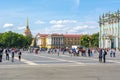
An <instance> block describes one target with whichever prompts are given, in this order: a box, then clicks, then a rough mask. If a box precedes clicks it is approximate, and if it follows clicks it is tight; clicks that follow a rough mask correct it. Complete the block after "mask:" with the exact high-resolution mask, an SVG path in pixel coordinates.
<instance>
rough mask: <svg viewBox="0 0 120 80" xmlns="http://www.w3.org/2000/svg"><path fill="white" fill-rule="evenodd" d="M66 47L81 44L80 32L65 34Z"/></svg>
mask: <svg viewBox="0 0 120 80" xmlns="http://www.w3.org/2000/svg"><path fill="white" fill-rule="evenodd" d="M63 36H64V47H69V48H71V47H72V46H73V45H80V38H81V36H82V35H80V34H64V35H63Z"/></svg>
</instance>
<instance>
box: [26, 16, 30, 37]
mask: <svg viewBox="0 0 120 80" xmlns="http://www.w3.org/2000/svg"><path fill="white" fill-rule="evenodd" d="M25 36H32V34H31V31H30V28H29V25H28V18H27V21H26V29H25Z"/></svg>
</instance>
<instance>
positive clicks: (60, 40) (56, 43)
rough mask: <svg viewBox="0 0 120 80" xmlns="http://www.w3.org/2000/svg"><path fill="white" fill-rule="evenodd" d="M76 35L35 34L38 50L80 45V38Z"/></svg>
mask: <svg viewBox="0 0 120 80" xmlns="http://www.w3.org/2000/svg"><path fill="white" fill-rule="evenodd" d="M81 36H82V35H76V34H39V33H38V34H37V37H36V40H37V41H36V42H37V45H38V46H39V47H40V48H66V47H69V48H71V47H72V46H73V45H80V37H81Z"/></svg>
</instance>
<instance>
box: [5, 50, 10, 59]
mask: <svg viewBox="0 0 120 80" xmlns="http://www.w3.org/2000/svg"><path fill="white" fill-rule="evenodd" d="M5 54H6V60H9V52H8V49H5Z"/></svg>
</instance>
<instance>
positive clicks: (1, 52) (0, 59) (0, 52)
mask: <svg viewBox="0 0 120 80" xmlns="http://www.w3.org/2000/svg"><path fill="white" fill-rule="evenodd" d="M2 56H3V49H2V48H0V62H2Z"/></svg>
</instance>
